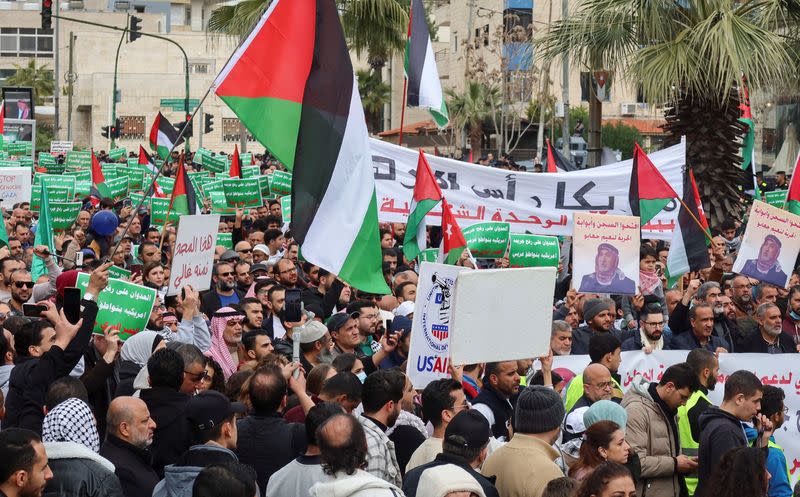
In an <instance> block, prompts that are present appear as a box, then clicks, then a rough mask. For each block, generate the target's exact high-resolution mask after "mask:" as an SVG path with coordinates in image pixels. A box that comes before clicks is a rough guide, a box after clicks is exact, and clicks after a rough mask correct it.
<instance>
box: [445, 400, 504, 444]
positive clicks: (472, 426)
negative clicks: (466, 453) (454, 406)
mask: <svg viewBox="0 0 800 497" xmlns="http://www.w3.org/2000/svg"><path fill="white" fill-rule="evenodd" d="M491 435H492V433H491V431H489V421H487V420H486V418H485V417H484V416H483V414H481V413H480V412H479V411H476V410H475V409H469V410H466V411H461V412H459V413H458V414H456V415H455V416H453V419H452V420H450V423H449V424H448V425H447V428H445V430H444V439H445V440H446V441H447V443H450V444H453V445H459V446H462V447H464V448H469V449H482V448H483V447H484V446H485V445H486V444H487V443H489V437H491Z"/></svg>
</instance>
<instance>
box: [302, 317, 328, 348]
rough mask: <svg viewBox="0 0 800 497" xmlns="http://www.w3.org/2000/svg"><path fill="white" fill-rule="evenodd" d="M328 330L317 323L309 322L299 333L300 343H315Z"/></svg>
mask: <svg viewBox="0 0 800 497" xmlns="http://www.w3.org/2000/svg"><path fill="white" fill-rule="evenodd" d="M327 332H328V328H327V327H326V326H325V325H324V324H322V323H320V322H319V321H309V322H307V323H306V326H305V329H304V330H303V332H302V333H300V343H311V342H316V341H317V340H319V339H321V338H322V337H324V336H325V333H327Z"/></svg>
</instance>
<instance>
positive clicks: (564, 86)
mask: <svg viewBox="0 0 800 497" xmlns="http://www.w3.org/2000/svg"><path fill="white" fill-rule="evenodd" d="M568 11H569V0H561V19H563V20H566V19H567V14H568ZM561 80H562V81H561V100H562V101H563V102H564V124H563V125H562V126H561V141H562V142H563V143H562V144H561V149H562V151H563V152H564V157H566V158H567V160H569V161H572V155H570V150H569V136H570V134H571V133H572V130H570V129H569V58H568V57H567V54H564V57H563V58H562V63H561Z"/></svg>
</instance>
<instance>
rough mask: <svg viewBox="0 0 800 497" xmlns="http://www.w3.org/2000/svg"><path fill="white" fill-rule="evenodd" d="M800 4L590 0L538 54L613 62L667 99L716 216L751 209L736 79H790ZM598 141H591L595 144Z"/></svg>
mask: <svg viewBox="0 0 800 497" xmlns="http://www.w3.org/2000/svg"><path fill="white" fill-rule="evenodd" d="M798 16H800V5H799V4H797V2H795V1H784V0H742V1H738V2H731V1H730V0H691V1H678V2H676V1H674V0H653V1H648V2H642V1H640V0H586V1H584V2H581V3H580V5H579V6H578V7H577V9H576V10H575V11H574V12H572V13H570V16H569V17H568V18H567V19H562V20H560V21H558V22H556V23H554V24H553V25H552V27H551V28H550V29H548V30H547V31H546V32H544V34H543V35H542V36H541V37H539V38H538V40H537V42H538V43H537V47H538V48H539V54H538V55H539V57H541V58H542V59H544V60H552V59H554V58H558V57H561V56H562V55H563V56H567V57H569V58H570V59H571V61H572V62H573V63H576V64H578V65H579V66H580V67H584V68H586V69H588V70H589V71H595V70H600V69H605V70H612V71H615V74H617V75H618V76H617V80H620V77H619V75H622V76H623V77H624V78H625V79H627V81H628V83H630V84H638V85H641V88H642V91H643V94H644V97H645V99H646V100H647V102H649V103H651V104H664V103H667V110H666V118H667V122H668V124H667V126H666V128H665V129H666V130H667V131H669V132H670V133H671V134H672V137H673V139H675V140H677V139H678V138H679V137H680V136H681V135H684V136H686V138H687V151H686V159H687V163H688V165H689V166H690V167H691V168H692V169H693V170H694V172H695V176H696V178H697V180H698V183H699V186H700V189H701V195H702V196H703V200H704V203H705V207H706V212H707V213H709V214H710V217H709V218H710V220H711V221H712V222H713V223H715V224H717V223H720V222H721V221H722V220H723V219H725V218H727V217H729V216H731V215H734V216H735V215H737V214H739V213H741V212H742V209H743V205H744V204H743V200H744V199H743V197H742V193H741V191H740V189H738V188H736V185H739V184H741V183H742V181H743V178H742V176H743V173H742V171H741V168H740V167H739V165H740V164H741V159H740V158H739V157H738V153H739V152H738V148H739V145H738V141H739V139H740V138H741V137H742V136H743V135H744V131H745V128H744V126H743V125H741V124H739V123H738V122H737V121H736V119H737V118H738V104H739V99H738V95H737V93H736V91H735V87H736V86H737V84H738V81H740V77H741V75H742V73H744V74H745V75H746V76H747V78H748V80H749V82H750V84H751V86H752V87H753V88H755V89H758V88H766V87H770V86H773V87H783V86H784V85H786V84H788V83H790V75H793V74H796V72H795V70H794V68H795V67H796V66H797V62H796V53H795V51H794V50H793V48H792V45H791V43H792V42H795V43H796V41H797V37H796V36H795V34H796V27H797V24H796V21H797V19H798ZM590 146H591V144H590Z"/></svg>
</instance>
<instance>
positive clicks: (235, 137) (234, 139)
mask: <svg viewBox="0 0 800 497" xmlns="http://www.w3.org/2000/svg"><path fill="white" fill-rule="evenodd" d="M240 129H241V127H240V126H239V120H238V119H237V118H235V117H223V118H222V141H223V142H225V143H238V142H239V139H240V137H241V134H239V130H240ZM255 140H256V139H255V138H253V135H251V134H250V132H248V133H247V141H249V142H252V141H255Z"/></svg>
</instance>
